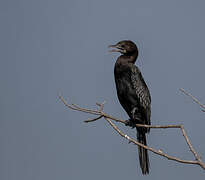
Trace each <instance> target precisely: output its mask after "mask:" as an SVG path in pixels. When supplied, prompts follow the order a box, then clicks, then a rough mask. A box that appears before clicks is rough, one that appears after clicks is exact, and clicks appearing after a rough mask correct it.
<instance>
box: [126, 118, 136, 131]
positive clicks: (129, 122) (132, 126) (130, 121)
mask: <svg viewBox="0 0 205 180" xmlns="http://www.w3.org/2000/svg"><path fill="white" fill-rule="evenodd" d="M125 126H130V127H131V128H132V129H133V128H135V127H136V126H135V123H133V121H132V120H130V119H128V120H126V121H125Z"/></svg>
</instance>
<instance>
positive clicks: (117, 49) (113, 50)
mask: <svg viewBox="0 0 205 180" xmlns="http://www.w3.org/2000/svg"><path fill="white" fill-rule="evenodd" d="M108 48H114V49H111V50H109V52H122V49H120V47H119V46H118V45H117V44H116V45H109V46H108Z"/></svg>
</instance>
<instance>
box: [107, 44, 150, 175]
mask: <svg viewBox="0 0 205 180" xmlns="http://www.w3.org/2000/svg"><path fill="white" fill-rule="evenodd" d="M109 47H111V48H114V49H112V50H111V51H110V52H120V53H121V54H122V55H121V56H120V57H118V59H117V61H116V63H115V68H114V75H115V84H116V89H117V95H118V99H119V101H120V104H121V105H122V107H123V108H124V109H125V111H126V112H127V114H128V115H129V117H130V119H129V120H127V125H129V126H132V127H136V126H135V124H147V125H150V124H151V122H150V115H151V96H150V93H149V89H148V87H147V85H146V83H145V81H144V79H143V77H142V74H141V72H140V70H139V68H138V67H137V66H135V61H136V59H137V57H138V48H137V46H136V45H135V43H133V42H132V41H129V40H124V41H120V42H118V43H117V44H116V45H110V46H109ZM136 129H137V140H138V142H140V143H142V144H144V145H147V142H146V133H148V132H149V128H143V127H137V128H136ZM138 153H139V161H140V167H141V169H142V174H148V173H149V157H148V152H147V150H146V149H144V148H142V147H139V146H138Z"/></svg>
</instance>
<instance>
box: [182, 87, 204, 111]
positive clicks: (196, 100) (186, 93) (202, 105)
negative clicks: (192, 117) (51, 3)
mask: <svg viewBox="0 0 205 180" xmlns="http://www.w3.org/2000/svg"><path fill="white" fill-rule="evenodd" d="M179 90H180V91H181V92H183V93H184V94H185V95H187V96H189V97H191V98H192V100H193V101H194V102H195V103H197V104H198V105H199V106H200V107H201V108H202V111H203V112H205V105H204V104H202V103H201V102H200V101H199V100H198V99H196V98H195V97H194V96H192V95H191V94H190V93H188V92H186V91H185V90H184V89H183V88H180V89H179Z"/></svg>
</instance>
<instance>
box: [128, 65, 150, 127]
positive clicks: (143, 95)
mask: <svg viewBox="0 0 205 180" xmlns="http://www.w3.org/2000/svg"><path fill="white" fill-rule="evenodd" d="M131 71H132V72H131V82H132V86H133V88H134V89H135V92H136V95H137V98H138V100H139V102H140V106H141V107H142V108H143V110H144V113H145V115H146V122H145V123H146V124H148V125H150V124H151V123H150V115H151V96H150V92H149V89H148V87H147V85H146V83H145V81H144V79H143V77H142V74H141V72H140V70H139V69H138V67H137V66H135V65H134V64H132V65H131Z"/></svg>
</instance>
